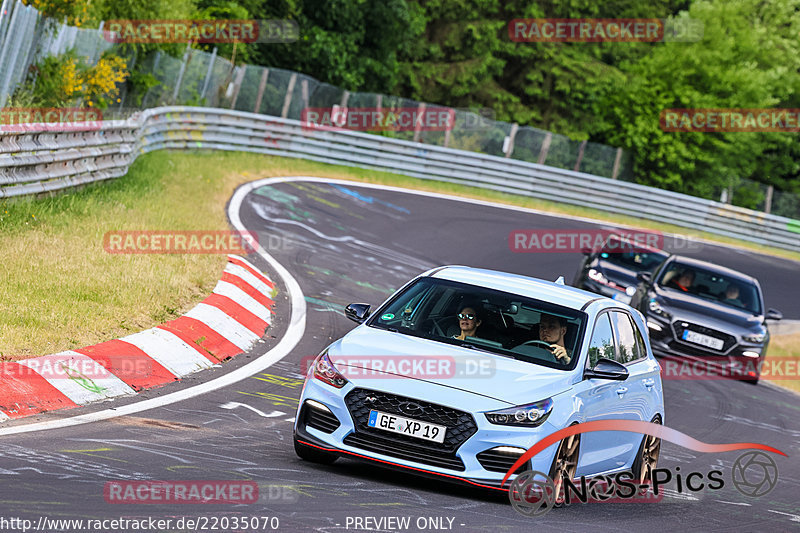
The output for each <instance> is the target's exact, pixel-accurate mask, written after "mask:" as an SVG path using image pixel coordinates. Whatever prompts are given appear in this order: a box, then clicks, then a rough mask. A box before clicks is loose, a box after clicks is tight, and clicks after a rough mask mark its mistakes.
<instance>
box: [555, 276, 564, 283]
mask: <svg viewBox="0 0 800 533" xmlns="http://www.w3.org/2000/svg"><path fill="white" fill-rule="evenodd" d="M563 284H564V276H558V279H557V280H556V285H563Z"/></svg>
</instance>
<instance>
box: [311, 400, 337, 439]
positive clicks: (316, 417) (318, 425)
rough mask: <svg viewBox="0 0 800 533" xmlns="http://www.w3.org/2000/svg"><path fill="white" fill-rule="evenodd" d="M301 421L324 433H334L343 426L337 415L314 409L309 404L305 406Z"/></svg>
mask: <svg viewBox="0 0 800 533" xmlns="http://www.w3.org/2000/svg"><path fill="white" fill-rule="evenodd" d="M301 417H302V418H301V420H302V421H303V423H304V424H305V425H306V426H307V427H312V428H314V429H318V430H320V431H322V432H323V433H333V432H334V431H336V428H338V427H339V426H340V425H341V424H340V423H339V419H338V418H336V415H334V414H333V413H330V412H328V411H323V410H321V409H314V408H313V407H311V406H309V405H308V404H305V405H303V413H302V415H301Z"/></svg>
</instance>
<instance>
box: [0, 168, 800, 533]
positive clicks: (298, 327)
mask: <svg viewBox="0 0 800 533" xmlns="http://www.w3.org/2000/svg"><path fill="white" fill-rule="evenodd" d="M299 181H303V182H315V183H329V184H343V185H350V186H352V187H361V188H366V189H377V190H385V191H394V192H399V193H405V194H414V195H418V196H426V197H429V198H438V199H443V200H451V201H458V202H463V203H468V204H474V205H482V206H487V207H494V208H498V209H506V210H509V211H517V212H522V213H531V214H537V215H544V216H548V217H552V218H561V219H567V220H575V221H580V222H585V223H587V224H592V225H595V226H611V227H618V228H629V229H637V228H636V227H635V226H628V225H625V224H619V223H612V222H607V221H598V220H595V219H591V218H586V217H578V216H574V215H565V214H560V213H551V212H547V211H541V210H538V209H532V208H529V207H520V206H514V205H508V204H502V203H497V202H489V201H487V200H478V199H475V198H464V197H460V196H451V195H447V194H442V193H434V192H429V191H419V190H414V189H404V188H402V187H394V186H391V185H381V184H376V183H363V182H358V181H351V180H338V179H331V178H320V177H315V176H283V177H274V178H264V179H260V180H256V181H252V182H250V183H246V184H244V185H242V186H240V187H239V188H238V189H236V191H235V192H234V194H233V197H231V201H230V203H229V204H228V218H229V220H230V221H231V225H232V226H234V228H235V229H237V230H239V231H247V228H245V227H244V225H243V224H242V220H241V217H240V215H239V209H240V208H241V205H242V202H243V201H244V199H245V197H246V196H247V195H248V194H249V193H250V192H252V191H254V190H255V189H258V188H261V187H264V186H267V185H274V184H278V183H292V182H299ZM662 234H663V235H666V236H672V237H675V236H678V234H674V233H666V232H662ZM692 238H693V239H695V240H696V241H697V242H703V243H706V244H710V245H714V246H720V247H725V248H738V247H736V246H735V245H730V244H728V245H725V244H721V243H718V242H714V241H709V240H706V239H701V238H696V237H692ZM256 253H257V254H258V255H259V256H260V257H261V258H262V259H264V260H265V261H266V262H267V263H268V264H269V265H270V266H271V267H272V268H273V269H274V270H275V271H276V273H277V274H278V276H279V277H280V278H281V279H282V280H283V282H284V284H285V285H286V288H287V291H288V294H289V298H290V301H291V316H290V321H289V327H288V329H287V331H286V334H285V335H284V336H283V338H282V339H281V340H280V342H278V344H277V345H276V346H275V347H273V348H272V349H271V350H269V351H268V352H266V353H265V354H263V355H262V356H260V357H259V358H258V359H256V360H254V361H252V362H250V363H248V364H246V365H245V366H243V367H241V368H238V369H237V370H234V371H232V372H231V373H229V374H226V375H224V376H220V377H219V378H216V379H214V380H211V381H209V382H206V383H202V384H200V385H195V386H194V387H190V388H188V389H184V390H182V391H177V392H173V393H170V394H167V395H164V396H161V397H159V398H152V399H150V400H143V401H141V402H135V403H132V404H128V405H125V406H122V407H118V408H113V409H106V410H103V411H97V412H94V413H89V414H85V415H78V416H74V417H71V418H65V419H60V420H52V421H48V422H36V423H33V424H25V425H21V426H14V427H7V428H0V436H2V435H14V434H18V433H28V432H32V431H42V430H47V429H56V428H63V427H70V426H76V425H80V424H86V423H90V422H97V421H100V420H108V419H111V418H116V417H118V416H123V415H128V414H132V413H138V412H141V411H146V410H148V409H154V408H157V407H162V406H164V405H169V404H171V403H175V402H179V401H183V400H186V399H189V398H193V397H195V396H199V395H201V394H205V393H207V392H211V391H214V390H217V389H220V388H223V387H226V386H228V385H231V384H233V383H237V382H238V381H241V380H243V379H245V378H247V377H250V376H251V375H253V374H255V373H257V372H260V371H262V370H264V369H266V368H269V367H270V366H271V365H273V364H275V363H276V362H278V361H280V360H281V359H282V358H283V357H285V356H286V355H288V354H289V353H290V352H291V350H292V349H293V348H294V347H295V346H296V345H297V343H298V342H300V340H301V339H302V336H303V333H305V325H306V302H305V299H304V295H303V292H302V289H301V288H300V285H299V283H298V282H297V280H296V279H295V278H294V277H293V276H292V275H291V273H289V271H288V270H286V268H285V267H284V266H283V265H281V264H280V263H279V262H278V261H277V260H276V259H275V258H274V257H272V256H271V255H269V254H268V253H267V251H266V250H264V248H263V247H261V245H258V244H257V248H256ZM242 394H245V393H242ZM773 512H777V511H773ZM791 516H794V515H791ZM797 521H800V517H797Z"/></svg>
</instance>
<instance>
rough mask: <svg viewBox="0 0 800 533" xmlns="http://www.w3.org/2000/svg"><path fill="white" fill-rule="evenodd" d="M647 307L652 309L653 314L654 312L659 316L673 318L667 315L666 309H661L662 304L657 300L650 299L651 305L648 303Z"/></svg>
mask: <svg viewBox="0 0 800 533" xmlns="http://www.w3.org/2000/svg"><path fill="white" fill-rule="evenodd" d="M647 306H648V307H649V308H650V310H651V311H652V312H654V313H655V314H657V315H658V316H663V317H664V318H672V315H671V314H669V313H667V311H665V310H664V308H663V307H661V304H660V303H658V300H656V299H655V298H650V303H648V304H647Z"/></svg>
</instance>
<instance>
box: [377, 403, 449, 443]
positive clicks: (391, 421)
mask: <svg viewBox="0 0 800 533" xmlns="http://www.w3.org/2000/svg"><path fill="white" fill-rule="evenodd" d="M367 425H368V426H369V427H371V428H378V429H383V430H385V431H391V432H392V433H400V434H401V435H410V436H412V437H417V438H418V439H424V440H430V441H433V442H439V443H441V442H444V433H445V431H447V427H446V426H440V425H438V424H431V423H430V422H423V421H421V420H414V419H413V418H405V417H403V416H398V415H393V414H390V413H383V412H381V411H370V412H369V422H368V423H367Z"/></svg>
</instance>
